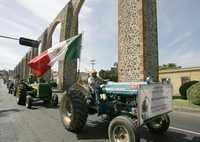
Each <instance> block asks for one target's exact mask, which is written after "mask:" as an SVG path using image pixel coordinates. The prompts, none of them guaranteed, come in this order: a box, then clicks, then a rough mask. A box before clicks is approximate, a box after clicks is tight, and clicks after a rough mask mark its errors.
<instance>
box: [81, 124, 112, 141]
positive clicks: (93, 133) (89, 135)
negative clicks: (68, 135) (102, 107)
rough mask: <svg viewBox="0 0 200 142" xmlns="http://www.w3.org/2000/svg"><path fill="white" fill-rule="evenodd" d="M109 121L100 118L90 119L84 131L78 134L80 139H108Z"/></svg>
mask: <svg viewBox="0 0 200 142" xmlns="http://www.w3.org/2000/svg"><path fill="white" fill-rule="evenodd" d="M108 125H109V123H108V122H105V121H102V120H101V121H100V120H96V121H95V120H94V121H92V120H88V122H87V125H86V126H85V128H84V129H83V131H82V132H81V133H80V134H78V135H77V137H78V139H79V140H91V139H107V138H108V134H107V132H108V130H107V129H108Z"/></svg>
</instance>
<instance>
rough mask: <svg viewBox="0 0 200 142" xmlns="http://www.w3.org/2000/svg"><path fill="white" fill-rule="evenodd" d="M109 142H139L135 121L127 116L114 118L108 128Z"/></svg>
mask: <svg viewBox="0 0 200 142" xmlns="http://www.w3.org/2000/svg"><path fill="white" fill-rule="evenodd" d="M108 136H109V140H110V142H139V140H140V137H139V131H138V126H137V121H134V120H132V119H131V118H129V117H127V116H118V117H116V118H114V119H113V120H112V121H111V122H110V125H109V128H108Z"/></svg>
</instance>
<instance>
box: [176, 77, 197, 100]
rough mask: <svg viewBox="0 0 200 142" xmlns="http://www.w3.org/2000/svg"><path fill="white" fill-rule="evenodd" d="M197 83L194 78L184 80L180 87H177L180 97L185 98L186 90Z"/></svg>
mask: <svg viewBox="0 0 200 142" xmlns="http://www.w3.org/2000/svg"><path fill="white" fill-rule="evenodd" d="M196 83H198V81H196V80H193V81H190V82H186V83H184V84H183V85H182V86H181V87H180V88H179V92H180V94H181V97H182V98H183V99H187V90H188V89H189V88H190V87H191V86H192V85H194V84H196Z"/></svg>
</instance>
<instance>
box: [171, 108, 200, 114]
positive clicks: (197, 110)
mask: <svg viewBox="0 0 200 142" xmlns="http://www.w3.org/2000/svg"><path fill="white" fill-rule="evenodd" d="M173 110H174V111H180V112H199V113H200V109H195V108H178V107H176V108H173Z"/></svg>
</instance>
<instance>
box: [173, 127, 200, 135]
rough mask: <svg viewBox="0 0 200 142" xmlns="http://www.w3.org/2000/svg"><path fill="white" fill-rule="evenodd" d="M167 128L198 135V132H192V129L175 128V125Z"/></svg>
mask: <svg viewBox="0 0 200 142" xmlns="http://www.w3.org/2000/svg"><path fill="white" fill-rule="evenodd" d="M169 128H170V129H173V130H177V131H182V132H186V133H190V134H194V135H200V133H199V132H194V131H190V130H185V129H180V128H175V127H169Z"/></svg>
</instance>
